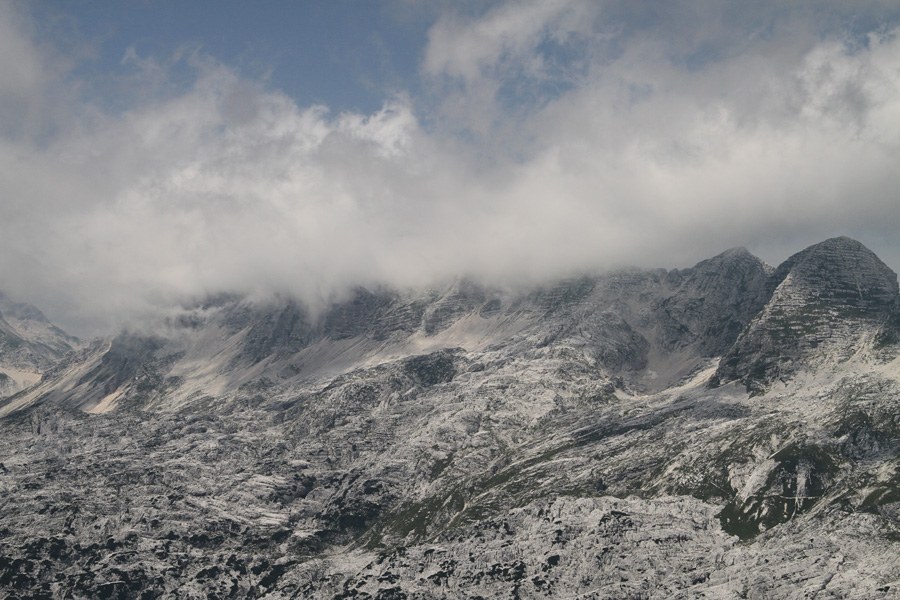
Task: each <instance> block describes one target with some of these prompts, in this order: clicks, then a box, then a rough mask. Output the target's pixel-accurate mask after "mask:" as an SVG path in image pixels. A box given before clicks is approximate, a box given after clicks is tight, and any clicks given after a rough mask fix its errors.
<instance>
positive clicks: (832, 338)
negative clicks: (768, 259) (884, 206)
mask: <svg viewBox="0 0 900 600" xmlns="http://www.w3.org/2000/svg"><path fill="white" fill-rule="evenodd" d="M768 287H769V289H771V290H772V296H771V300H770V301H769V302H768V304H767V305H766V307H765V309H764V310H763V311H762V312H760V313H759V315H757V316H756V317H755V318H754V319H753V322H752V323H751V324H750V327H749V328H748V329H747V330H746V331H745V332H744V333H743V334H742V335H741V336H740V337H739V338H738V340H737V341H736V343H735V344H734V346H733V347H732V348H731V349H730V350H729V351H728V353H727V354H726V355H725V356H724V358H723V359H722V361H721V363H720V367H719V370H718V372H717V377H718V378H719V380H720V381H721V382H727V381H733V380H739V381H741V382H742V383H744V384H745V385H746V386H747V388H748V389H755V390H760V389H763V388H764V387H765V386H767V385H768V384H770V383H771V382H772V381H775V380H778V379H784V378H786V377H790V376H791V374H792V373H793V372H795V371H796V370H797V369H799V368H801V367H803V366H804V365H805V364H807V363H808V362H809V361H810V360H812V361H817V360H821V359H822V358H835V359H837V360H845V359H846V358H849V356H851V355H852V354H853V353H854V352H855V351H856V350H857V348H858V347H859V342H860V339H861V338H862V337H864V336H867V335H872V334H873V332H876V331H878V330H879V329H880V328H882V326H883V325H884V324H885V322H886V321H887V320H888V319H889V317H891V315H892V314H893V313H894V312H895V311H896V309H897V306H898V301H900V297H898V286H897V275H896V274H895V273H894V272H893V271H891V270H890V269H889V268H888V267H887V266H886V265H885V264H884V263H883V262H881V260H880V259H879V258H878V257H877V256H875V254H873V253H872V252H871V251H870V250H869V249H868V248H866V247H865V246H863V245H862V244H860V243H859V242H857V241H855V240H851V239H849V238H833V239H830V240H826V241H824V242H822V243H820V244H816V245H815V246H812V247H810V248H807V249H806V250H803V251H801V252H798V253H797V254H795V255H793V256H791V257H790V258H788V259H787V260H786V261H785V262H784V263H782V264H781V265H780V266H779V267H778V268H777V269H776V270H775V272H774V273H773V274H772V277H771V279H770V281H769V284H768Z"/></svg>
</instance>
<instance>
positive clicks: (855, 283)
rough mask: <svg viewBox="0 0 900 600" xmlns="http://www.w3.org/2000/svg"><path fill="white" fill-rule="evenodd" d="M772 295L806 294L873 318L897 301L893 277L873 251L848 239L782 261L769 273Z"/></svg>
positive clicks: (896, 290)
mask: <svg viewBox="0 0 900 600" xmlns="http://www.w3.org/2000/svg"><path fill="white" fill-rule="evenodd" d="M770 286H772V289H773V292H775V291H778V288H783V289H782V290H781V291H780V294H781V295H783V296H784V295H788V294H792V295H796V294H798V293H800V294H806V295H808V296H810V297H814V298H819V299H822V300H825V301H833V302H834V303H835V304H838V305H841V306H843V307H846V308H851V307H852V308H854V309H856V310H859V311H862V312H864V313H866V314H871V315H872V316H873V317H878V316H880V315H883V314H884V313H885V311H887V312H890V310H891V309H892V308H893V307H894V306H895V305H896V304H897V301H898V286H897V274H896V273H894V272H893V271H892V270H891V269H890V268H889V267H888V266H887V265H885V264H884V263H883V262H881V259H879V258H878V256H876V255H875V253H874V252H872V251H871V250H869V249H868V248H866V247H865V246H864V245H862V244H861V243H859V242H857V241H856V240H853V239H851V238H848V237H836V238H831V239H828V240H825V241H824V242H821V243H819V244H815V245H814V246H810V247H809V248H807V249H805V250H802V251H800V252H798V253H796V254H794V255H793V256H791V257H790V258H788V259H787V260H786V261H784V262H783V263H782V264H781V265H779V266H778V268H777V269H776V270H775V272H774V273H773V274H772V281H771V282H770Z"/></svg>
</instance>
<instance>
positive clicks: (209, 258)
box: [0, 0, 900, 338]
mask: <svg viewBox="0 0 900 600" xmlns="http://www.w3.org/2000/svg"><path fill="white" fill-rule="evenodd" d="M422 4H423V3H410V2H402V1H399V0H397V1H392V2H388V3H384V6H380V5H379V6H374V5H373V6H365V7H362V8H361V7H355V8H354V9H353V10H342V9H341V8H340V6H342V5H340V2H336V3H329V4H327V5H325V6H321V7H309V6H305V5H303V4H302V3H301V4H298V5H296V6H281V7H275V6H274V5H257V6H254V7H252V8H251V7H249V6H247V7H243V6H240V5H235V6H229V7H228V8H225V9H221V10H219V11H206V14H203V13H204V11H202V10H199V9H198V10H197V11H190V10H186V9H182V8H181V7H179V6H177V5H176V4H173V5H172V6H171V7H169V8H170V10H162V9H157V10H154V9H152V8H151V7H149V6H146V7H145V6H144V5H140V6H137V5H129V6H121V7H119V6H117V7H115V8H108V7H107V9H106V10H97V8H96V6H95V5H94V4H92V3H82V4H78V5H72V6H68V7H63V6H56V5H54V4H53V3H43V2H35V3H12V4H9V5H7V6H4V7H3V8H0V38H2V40H3V42H2V48H0V50H3V51H2V52H0V57H2V58H0V171H2V172H3V173H4V176H3V177H2V178H0V197H2V198H3V201H2V203H0V281H2V287H3V289H4V290H5V292H6V293H7V294H9V295H11V296H13V297H15V298H17V299H18V300H20V301H25V302H29V303H32V304H35V305H39V306H41V310H43V311H44V312H45V313H46V314H47V315H48V316H49V317H50V318H51V319H52V320H53V321H54V322H56V323H59V324H60V325H61V326H62V327H64V328H65V329H66V330H67V331H70V332H71V333H73V334H75V335H78V336H79V337H84V338H90V337H92V336H96V335H107V334H110V333H113V332H115V331H117V330H118V329H121V328H122V327H124V326H132V324H133V323H135V322H136V321H137V320H140V319H144V318H146V319H148V320H149V321H151V322H152V321H154V320H156V319H157V318H158V317H159V315H160V313H165V312H166V311H167V310H169V308H170V307H171V306H172V305H178V304H181V303H185V302H189V301H191V300H196V299H198V298H203V297H205V296H207V295H212V294H217V293H236V294H249V295H257V296H267V297H274V296H276V295H279V294H280V295H288V296H292V297H295V298H299V299H301V300H302V301H303V302H304V303H305V304H307V305H308V306H315V307H316V309H315V310H327V308H328V306H329V305H330V304H331V303H332V302H333V301H336V300H345V299H346V298H348V297H349V294H350V293H351V292H352V290H353V288H354V287H355V286H363V287H369V288H371V287H373V286H377V285H379V284H381V285H386V286H389V287H392V288H408V287H412V288H416V287H421V286H423V285H440V284H442V282H446V281H449V280H452V279H454V278H459V277H468V278H472V279H475V280H477V281H480V282H481V283H483V284H486V285H506V286H508V285H521V284H526V285H532V284H535V283H539V282H542V281H546V280H548V279H552V278H560V277H565V276H569V275H572V274H576V273H582V272H592V271H600V272H602V271H608V270H610V269H616V268H623V267H626V266H630V265H637V266H640V267H644V268H657V267H665V268H668V269H671V268H675V267H678V268H681V267H684V266H687V265H691V264H694V263H696V262H697V261H699V260H702V259H704V258H706V257H709V256H712V255H714V254H716V253H717V252H719V251H721V249H722V248H727V247H731V246H736V245H740V246H745V247H747V248H748V249H749V250H750V251H751V252H753V253H754V254H756V255H758V256H760V257H762V258H763V259H764V260H766V261H768V262H771V263H773V264H776V263H780V262H781V261H782V260H783V259H784V258H785V257H787V256H789V255H791V254H793V253H795V252H797V251H799V250H801V249H802V248H803V247H805V246H808V245H811V244H813V243H815V242H818V241H821V240H822V239H824V238H828V237H831V236H834V235H838V234H843V233H846V234H848V235H851V236H853V237H854V238H856V239H859V240H860V241H861V242H863V243H865V244H866V245H867V246H868V247H870V248H872V249H873V250H875V251H876V252H877V253H878V254H879V255H880V256H881V257H882V259H883V260H884V261H885V262H886V263H887V264H888V265H890V266H891V267H892V268H893V269H894V270H897V269H900V251H898V250H897V246H896V243H895V232H896V231H897V230H898V228H900V209H898V203H897V202H896V190H897V189H900V175H898V170H897V168H896V155H897V152H898V146H897V144H898V142H897V140H898V139H900V136H898V135H895V132H897V131H898V123H897V117H896V115H897V114H900V110H898V98H900V93H898V90H900V81H898V75H897V74H898V72H900V68H898V67H900V65H898V60H900V59H898V57H900V38H898V36H897V35H896V28H897V27H898V25H900V11H898V8H897V7H896V6H893V5H892V4H891V3H889V2H887V3H886V2H881V1H879V0H860V1H858V2H853V3H852V4H847V3H843V2H833V1H830V0H828V1H823V2H816V3H814V4H803V5H802V6H786V5H784V3H782V2H772V1H766V2H762V3H760V2H757V3H754V5H753V6H750V5H748V4H747V3H745V2H738V1H736V0H729V1H726V2H723V3H717V4H716V5H715V6H711V5H708V3H704V2H697V1H694V0H677V1H676V2H674V3H666V5H665V6H663V5H657V4H653V3H649V5H648V6H643V4H645V3H637V4H634V3H630V2H603V3H597V2H593V1H590V0H564V1H562V2H558V3H551V4H547V3H544V2H540V1H536V0H530V1H526V2H501V1H492V2H484V3H477V4H471V3H468V4H466V3H463V4H459V3H440V2H439V3H427V4H428V6H422ZM244 13H246V14H244ZM136 15H139V16H136ZM201 15H202V18H201ZM229 16H230V17H229ZM138 22H140V24H141V26H140V27H137V26H136V24H137V23H138ZM236 23H257V25H258V27H236V25H235V24H236ZM291 24H294V26H293V27H292V26H291ZM298 27H300V28H301V29H300V30H299V31H304V33H303V34H298V33H297V31H298V29H297V28H298ZM303 28H307V29H303ZM226 31H227V32H230V34H228V35H226V34H224V33H223V32H226ZM322 31H327V32H329V33H328V35H326V36H324V39H323V35H322V34H321V32H322ZM177 35H181V36H184V37H183V38H175V39H173V37H174V36H177ZM191 36H195V37H191ZM248 36H251V37H252V38H253V39H252V40H251V39H249V38H248ZM198 38H199V39H198ZM314 40H318V45H316V43H315V42H314ZM375 40H380V42H376V41H375ZM223 44H224V45H225V46H226V47H224V48H223ZM229 44H230V45H229ZM298 44H299V45H301V46H298ZM303 44H309V47H306V46H303ZM272 46H274V48H277V49H278V50H276V51H275V52H274V53H273V54H272V55H266V56H265V57H259V56H257V59H258V62H257V61H254V60H253V59H252V58H250V57H253V56H256V55H255V53H254V50H258V49H259V48H261V47H272ZM327 48H331V49H332V50H333V52H330V51H328V50H327ZM347 54H349V56H351V57H354V56H355V57H357V58H355V59H353V60H351V59H350V58H346V60H344V61H343V62H342V61H341V59H340V58H338V56H344V55H347ZM279 56H280V57H281V58H279ZM379 57H380V58H379ZM356 60H361V61H364V62H365V63H366V68H365V69H363V70H362V71H361V72H359V73H357V76H356V77H355V80H356V81H355V85H350V84H349V83H347V77H346V76H347V73H346V71H345V69H346V68H347V67H348V64H356V63H355V61H356ZM269 61H270V62H269ZM301 67H302V69H301ZM298 69H301V70H300V71H298ZM303 69H305V70H303ZM387 74H393V77H389V78H387V79H384V80H382V79H379V78H378V75H381V76H386V75H387ZM338 82H344V83H343V84H340V85H339V84H338ZM335 88H339V89H335ZM325 90H331V92H326V91H325ZM363 92H364V93H363ZM361 94H362V95H364V96H365V99H363V98H362V97H361Z"/></svg>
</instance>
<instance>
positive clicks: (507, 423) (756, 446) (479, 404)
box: [0, 238, 900, 600]
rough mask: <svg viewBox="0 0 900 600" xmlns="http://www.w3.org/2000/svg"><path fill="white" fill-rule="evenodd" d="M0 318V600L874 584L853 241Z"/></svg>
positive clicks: (880, 504) (893, 517)
mask: <svg viewBox="0 0 900 600" xmlns="http://www.w3.org/2000/svg"><path fill="white" fill-rule="evenodd" d="M0 315H2V317H0V396H2V398H0V490H2V492H3V495H2V504H0V533H2V535H0V590H3V592H4V593H5V594H6V596H7V597H9V598H54V599H56V598H60V599H61V598H142V599H152V598H242V599H244V598H272V599H274V598H359V599H363V598H369V599H380V600H391V599H393V600H400V599H408V600H411V599H413V598H417V599H418V598H421V599H425V598H473V599H474V598H482V599H495V598H497V599H499V598H597V599H599V598H699V597H704V598H767V597H779V598H787V597H796V598H813V597H814V598H849V597H854V598H886V597H888V598H889V597H900V291H898V283H897V276H896V274H895V273H893V272H892V271H891V270H890V269H889V268H888V267H887V266H886V265H884V263H883V262H882V261H881V260H880V259H879V258H878V257H877V256H876V255H875V254H873V253H872V252H871V251H870V250H868V249H867V248H866V247H864V246H863V245H862V244H860V243H859V242H856V241H854V240H852V239H849V238H833V239H829V240H826V241H824V242H821V243H819V244H816V245H814V246H812V247H810V248H807V249H805V250H803V251H801V252H799V253H797V254H795V255H793V256H791V257H790V258H788V259H787V260H786V261H785V262H783V263H782V264H781V265H779V266H778V267H777V268H773V267H771V266H769V265H767V264H765V263H764V262H763V261H761V260H760V259H758V258H756V257H755V256H753V255H752V254H750V253H749V252H748V251H746V250H744V249H741V248H737V249H732V250H728V251H726V252H723V253H722V254H719V255H718V256H715V257H713V258H710V259H708V260H704V261H701V262H700V263H698V264H696V265H695V266H693V267H691V268H687V269H673V270H665V269H637V268H631V269H623V270H618V271H615V272H611V273H604V274H594V275H584V276H581V277H574V278H568V279H564V280H560V281H555V282H550V283H547V284H545V285H541V286H534V287H531V288H529V289H508V288H503V287H491V286H488V285H484V284H481V283H476V282H474V281H469V280H465V279H460V280H456V281H453V282H450V283H447V284H446V285H442V286H435V287H432V288H428V289H408V290H396V289H390V288H386V287H384V288H374V289H366V288H357V289H355V290H353V291H352V292H351V293H350V294H348V295H347V296H346V297H345V298H342V299H340V300H339V301H336V302H334V303H333V304H332V305H331V306H329V307H328V308H327V309H326V310H323V311H318V312H312V311H310V310H309V309H308V308H307V307H305V306H304V305H303V304H301V303H299V302H297V301H295V300H293V299H291V298H289V297H283V298H271V299H269V300H267V301H264V302H263V301H251V300H250V299H248V298H245V297H242V296H239V295H230V294H221V295H217V296H212V297H208V298H204V299H202V300H200V301H197V302H195V303H193V304H191V305H187V306H181V307H179V308H178V309H177V310H173V311H172V312H171V313H170V315H169V316H168V317H167V318H165V319H160V322H158V323H156V324H155V325H154V326H152V327H150V326H147V325H142V326H141V327H140V328H135V329H133V330H131V331H125V332H122V333H120V334H118V335H116V336H114V337H112V338H110V339H99V340H94V341H90V342H82V341H80V340H77V339H75V338H74V337H71V336H68V335H67V334H65V333H64V332H63V331H62V330H60V329H59V328H57V327H55V326H53V325H52V324H50V323H49V321H47V319H46V318H45V317H44V316H43V315H42V314H41V313H40V311H39V310H37V309H36V308H34V307H31V306H29V305H26V304H21V303H14V302H12V301H11V300H9V299H7V298H6V297H5V296H0Z"/></svg>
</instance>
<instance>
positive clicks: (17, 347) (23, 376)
mask: <svg viewBox="0 0 900 600" xmlns="http://www.w3.org/2000/svg"><path fill="white" fill-rule="evenodd" d="M80 345H81V342H80V341H79V340H78V338H75V337H73V336H71V335H69V334H67V333H66V332H64V331H63V330H62V329H60V328H59V327H56V326H55V325H53V323H51V322H50V321H49V320H47V317H45V316H44V314H43V313H42V312H41V311H40V310H38V309H37V308H36V307H34V306H32V305H30V304H27V303H24V302H16V301H14V300H12V299H11V298H9V297H8V296H6V295H4V294H3V293H2V292H0V398H2V397H4V396H9V395H12V394H14V393H16V392H18V391H20V390H22V389H24V388H26V387H28V386H29V385H31V384H33V383H35V382H36V381H37V380H39V379H40V377H41V374H42V373H44V372H45V371H46V370H47V369H49V368H50V367H52V366H53V365H54V364H55V363H56V362H57V361H58V360H59V359H60V358H62V357H63V356H64V355H65V354H66V353H67V352H70V351H71V350H73V349H75V348H78V347H80Z"/></svg>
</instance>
